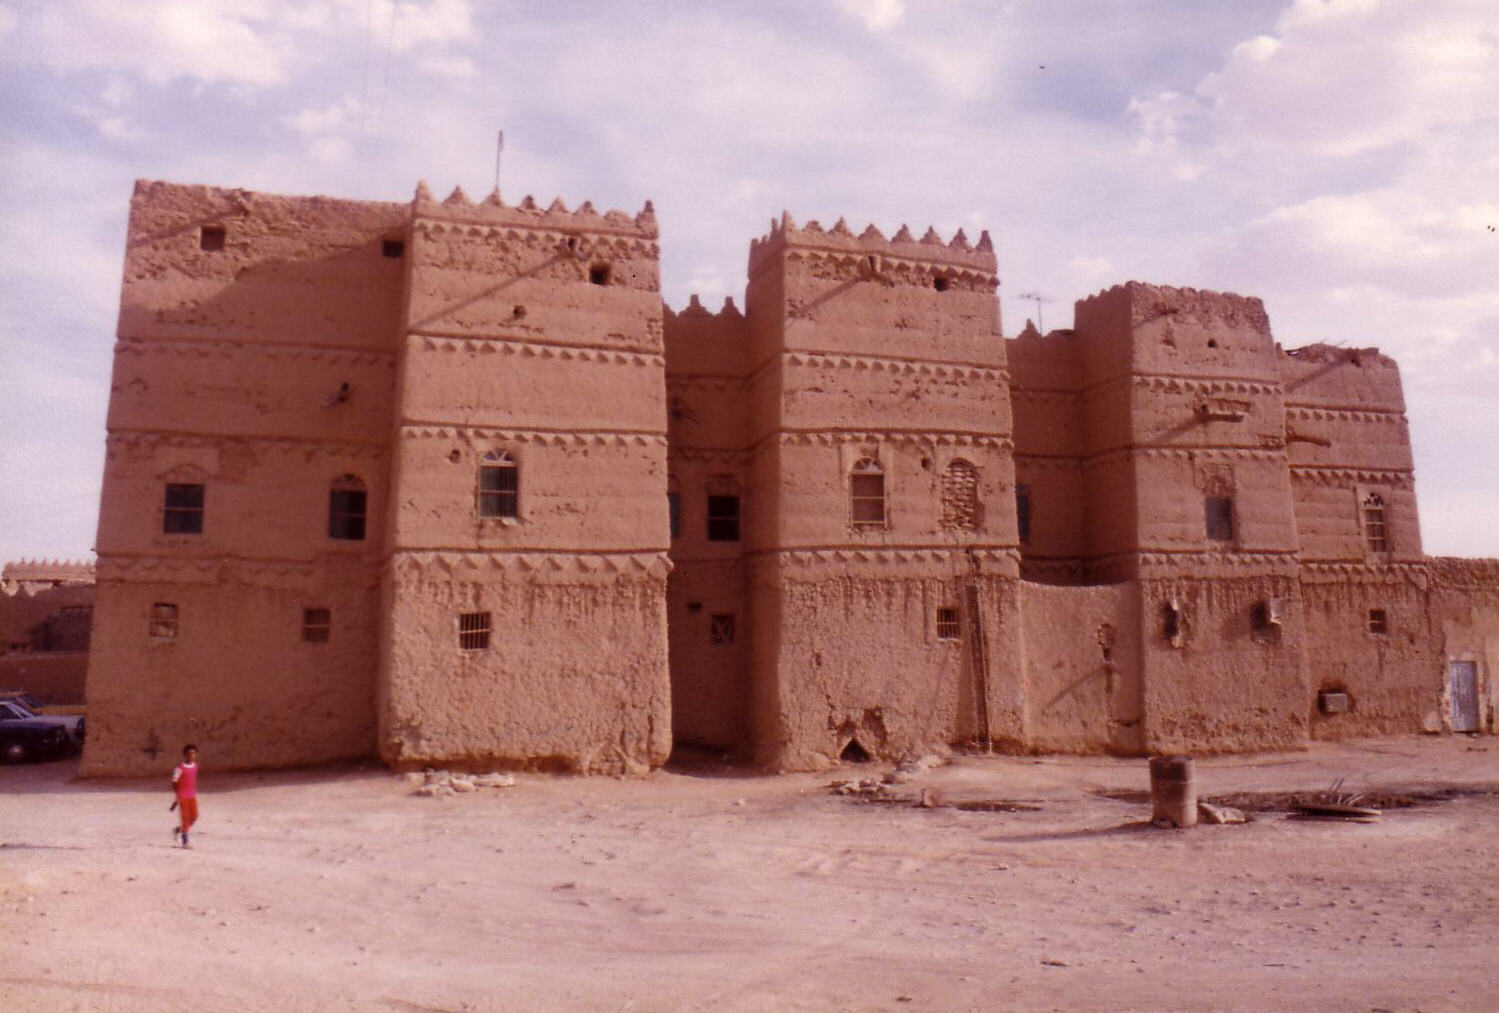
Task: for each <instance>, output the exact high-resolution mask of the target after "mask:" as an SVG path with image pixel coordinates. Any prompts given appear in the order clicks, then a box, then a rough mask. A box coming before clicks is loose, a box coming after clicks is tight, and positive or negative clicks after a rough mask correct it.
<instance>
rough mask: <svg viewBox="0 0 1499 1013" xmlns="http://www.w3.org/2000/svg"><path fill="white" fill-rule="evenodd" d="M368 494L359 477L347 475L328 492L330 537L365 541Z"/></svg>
mask: <svg viewBox="0 0 1499 1013" xmlns="http://www.w3.org/2000/svg"><path fill="white" fill-rule="evenodd" d="M367 506H368V494H367V493H366V492H365V488H364V482H363V481H362V480H361V479H360V478H359V477H358V476H357V475H345V476H343V477H342V478H340V479H338V480H337V481H335V482H334V483H333V487H332V489H330V490H329V492H328V537H329V538H336V539H339V540H340V541H352V542H359V541H363V540H364V518H365V510H366V507H367Z"/></svg>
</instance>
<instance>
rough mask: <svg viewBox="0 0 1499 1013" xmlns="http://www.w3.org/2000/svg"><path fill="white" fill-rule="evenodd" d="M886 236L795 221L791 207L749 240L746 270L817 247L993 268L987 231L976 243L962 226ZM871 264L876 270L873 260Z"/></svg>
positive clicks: (840, 224)
mask: <svg viewBox="0 0 1499 1013" xmlns="http://www.w3.org/2000/svg"><path fill="white" fill-rule="evenodd" d="M885 236H886V233H885V232H884V231H882V230H881V229H880V228H879V227H878V226H876V225H874V224H870V225H867V226H865V228H864V230H863V231H862V232H859V233H857V234H855V232H854V230H853V229H852V228H850V227H849V225H848V222H847V221H846V220H845V219H843V218H839V219H838V221H837V222H836V223H835V224H834V225H833V226H832V227H831V228H824V227H823V225H822V223H821V222H818V221H815V220H814V221H809V222H807V223H806V224H805V225H800V226H799V225H797V224H796V222H795V220H794V219H793V218H792V217H791V214H790V212H785V211H783V212H782V213H781V217H780V218H779V219H771V222H770V231H769V232H767V233H765V234H764V235H762V236H760V237H759V238H758V239H754V240H751V241H750V273H751V274H754V273H755V272H756V271H757V270H759V269H760V267H762V266H763V265H764V264H765V263H766V262H768V260H769V259H771V258H773V257H775V256H776V255H778V254H782V253H784V254H786V255H787V256H788V257H791V258H792V259H794V258H795V252H794V251H802V250H805V251H814V250H815V251H820V252H822V253H824V254H832V255H834V256H835V257H853V258H861V257H869V256H871V255H873V256H875V257H878V258H895V259H899V260H903V261H911V262H918V263H923V264H928V265H934V266H941V267H948V268H952V269H955V270H959V271H968V272H976V273H980V274H984V275H990V276H993V275H994V274H995V272H996V271H997V263H996V260H995V257H994V242H993V240H991V239H990V238H989V233H988V231H987V230H985V231H984V232H982V233H981V234H980V236H979V240H978V242H977V243H976V244H975V243H971V242H970V241H969V239H968V236H967V235H966V234H965V233H964V231H963V230H962V229H961V228H960V229H958V231H957V232H956V233H954V235H953V237H952V238H951V239H950V240H944V239H943V238H942V236H941V234H939V233H938V232H937V230H936V228H935V227H929V228H928V229H927V230H926V232H925V233H924V234H923V235H922V236H921V238H920V239H917V238H915V237H914V236H913V235H912V233H911V230H910V228H909V227H908V226H906V225H904V224H902V225H901V226H900V229H899V230H898V231H897V232H896V233H895V235H894V236H892V237H891V238H889V239H887V238H885ZM875 267H876V269H877V268H878V264H876V265H875ZM995 281H996V282H997V281H998V279H997V278H995Z"/></svg>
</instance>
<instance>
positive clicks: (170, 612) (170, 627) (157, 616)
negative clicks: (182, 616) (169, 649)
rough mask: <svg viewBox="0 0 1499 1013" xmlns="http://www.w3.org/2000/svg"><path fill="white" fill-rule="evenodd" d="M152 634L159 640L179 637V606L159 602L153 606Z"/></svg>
mask: <svg viewBox="0 0 1499 1013" xmlns="http://www.w3.org/2000/svg"><path fill="white" fill-rule="evenodd" d="M149 629H150V634H151V636H152V637H153V638H155V639H157V640H176V639H177V606H176V605H172V604H170V603H168V602H157V603H156V604H154V605H152V606H151V625H150V627H149Z"/></svg>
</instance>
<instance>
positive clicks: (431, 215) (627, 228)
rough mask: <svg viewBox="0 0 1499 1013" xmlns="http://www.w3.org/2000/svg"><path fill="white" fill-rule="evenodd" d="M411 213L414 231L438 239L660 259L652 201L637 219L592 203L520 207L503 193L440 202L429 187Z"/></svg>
mask: <svg viewBox="0 0 1499 1013" xmlns="http://www.w3.org/2000/svg"><path fill="white" fill-rule="evenodd" d="M411 212H412V227H413V228H414V229H416V230H418V231H422V232H425V233H428V234H430V235H434V236H440V235H452V234H455V233H457V234H462V235H468V236H470V237H473V238H475V239H498V238H504V239H506V240H509V241H512V242H515V241H519V242H521V243H524V244H526V245H536V244H538V243H543V244H549V245H557V246H559V247H560V248H561V249H563V250H565V251H566V252H567V253H568V254H571V255H575V256H580V257H589V256H613V257H642V256H644V257H649V258H656V257H659V256H660V249H659V247H658V246H657V245H656V240H657V239H658V237H659V232H658V231H657V228H656V210H655V207H654V206H653V205H652V204H651V202H650V201H646V202H645V206H644V207H642V208H641V209H640V211H638V212H637V213H635V214H633V215H631V214H629V213H627V212H625V211H620V210H618V209H611V210H609V211H604V212H600V211H598V210H597V209H596V208H595V207H594V206H593V202H592V201H586V200H585V201H584V202H583V203H582V204H580V205H579V206H578V207H577V209H575V210H571V209H569V208H568V206H567V205H566V204H565V203H564V202H563V200H562V198H561V197H558V198H556V199H554V200H553V201H552V202H551V203H550V204H548V205H547V206H546V207H542V206H541V205H540V204H538V203H537V202H536V200H535V198H533V197H531V196H530V195H527V196H526V197H525V198H524V199H523V200H522V201H521V202H520V203H519V204H513V205H512V204H506V203H505V201H504V200H503V199H502V198H501V196H500V192H499V190H494V191H492V192H491V193H490V194H489V196H487V197H485V198H484V199H483V200H481V201H479V202H477V203H476V202H474V201H472V200H470V199H469V197H468V195H467V194H466V193H464V192H463V188H462V187H461V186H458V187H454V188H453V192H452V193H450V194H449V195H448V196H447V197H446V198H445V199H444V200H441V201H438V200H434V199H433V197H432V193H431V191H430V190H429V189H428V188H427V184H426V183H425V182H423V183H418V184H417V188H416V196H415V197H414V198H413V199H412V202H411ZM569 240H571V242H569Z"/></svg>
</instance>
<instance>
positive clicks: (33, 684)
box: [0, 651, 88, 704]
mask: <svg viewBox="0 0 1499 1013" xmlns="http://www.w3.org/2000/svg"><path fill="white" fill-rule="evenodd" d="M87 674H88V652H86V651H47V652H45V653H43V652H37V651H12V652H11V653H9V654H0V689H24V690H25V691H26V692H27V693H29V694H31V696H32V697H34V698H35V699H36V700H37V702H39V703H43V704H81V703H83V687H84V681H85V678H86V676H87Z"/></svg>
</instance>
